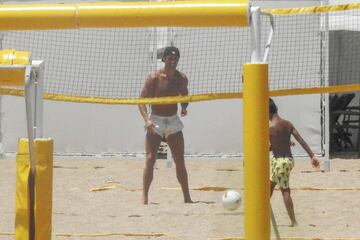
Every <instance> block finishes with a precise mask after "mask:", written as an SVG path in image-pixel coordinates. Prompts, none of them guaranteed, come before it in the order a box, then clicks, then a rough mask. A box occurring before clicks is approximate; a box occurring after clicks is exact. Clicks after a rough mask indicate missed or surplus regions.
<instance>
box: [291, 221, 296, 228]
mask: <svg viewBox="0 0 360 240" xmlns="http://www.w3.org/2000/svg"><path fill="white" fill-rule="evenodd" d="M297 225H298V223H297V221H293V222H292V223H291V224H290V227H296V226H297Z"/></svg>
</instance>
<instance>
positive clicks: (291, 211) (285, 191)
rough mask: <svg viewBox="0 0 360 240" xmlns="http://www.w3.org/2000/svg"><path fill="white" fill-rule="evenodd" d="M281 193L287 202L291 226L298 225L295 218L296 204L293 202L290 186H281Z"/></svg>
mask: <svg viewBox="0 0 360 240" xmlns="http://www.w3.org/2000/svg"><path fill="white" fill-rule="evenodd" d="M281 193H282V196H283V200H284V203H285V207H286V210H287V213H288V215H289V217H290V220H291V226H292V227H295V226H296V225H297V222H296V219H295V212H294V204H293V201H292V198H291V195H290V193H291V191H290V188H286V189H283V188H281Z"/></svg>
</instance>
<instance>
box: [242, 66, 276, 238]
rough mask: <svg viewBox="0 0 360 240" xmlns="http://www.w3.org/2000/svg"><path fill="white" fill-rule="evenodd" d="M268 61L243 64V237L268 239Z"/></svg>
mask: <svg viewBox="0 0 360 240" xmlns="http://www.w3.org/2000/svg"><path fill="white" fill-rule="evenodd" d="M268 102H269V90H268V64H245V65H244V93H243V104H244V108H243V109H244V113H243V115H244V187H245V193H244V212H245V217H244V221H245V227H244V232H245V239H246V240H253V239H256V240H269V239H270V180H269V110H268V109H269V106H268Z"/></svg>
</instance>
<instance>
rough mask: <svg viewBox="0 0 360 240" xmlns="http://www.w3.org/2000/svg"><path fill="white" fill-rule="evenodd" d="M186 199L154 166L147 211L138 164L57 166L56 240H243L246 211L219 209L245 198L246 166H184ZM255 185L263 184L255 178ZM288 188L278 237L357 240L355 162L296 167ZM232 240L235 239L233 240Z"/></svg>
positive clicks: (8, 170)
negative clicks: (230, 192)
mask: <svg viewBox="0 0 360 240" xmlns="http://www.w3.org/2000/svg"><path fill="white" fill-rule="evenodd" d="M186 163H187V167H188V175H189V184H190V188H191V195H192V198H193V200H194V201H196V203H194V204H184V203H183V197H182V193H181V190H180V187H179V184H178V182H177V180H176V176H175V168H174V166H173V167H172V168H167V167H166V162H165V161H164V160H159V161H158V162H157V164H156V170H155V173H154V180H153V184H152V185H151V188H150V195H149V198H150V204H149V205H147V206H145V205H142V204H141V194H142V193H141V188H142V171H143V166H144V162H143V161H141V160H106V159H105V160H60V159H59V160H58V159H57V160H55V161H54V175H53V177H54V185H53V219H52V221H53V237H52V239H54V240H65V239H66V240H74V239H81V240H95V239H96V240H105V239H106V240H114V239H137V240H143V239H161V240H167V239H169V240H171V239H184V240H190V239H191V240H193V239H197V240H205V239H230V237H243V235H244V232H243V221H244V212H243V204H244V203H243V204H242V205H241V207H240V208H239V209H237V210H235V211H227V210H225V209H224V208H223V207H222V205H221V196H222V194H223V193H224V190H225V189H227V188H229V189H235V190H238V191H239V192H240V193H241V194H243V167H242V166H243V162H242V161H241V160H237V159H232V160H224V159H213V160H204V159H201V160H195V159H188V160H187V162H186ZM15 167H16V166H15V161H14V160H1V161H0V186H1V191H0V239H1V240H9V239H14V235H13V234H14V224H15V175H16V173H15V171H16V169H15ZM259 177H260V176H259ZM290 186H291V188H292V196H293V201H294V206H295V214H296V216H297V220H298V223H299V225H298V226H297V227H289V224H290V221H289V218H288V216H287V213H286V209H285V206H284V204H283V201H282V196H281V192H280V191H275V192H274V195H273V197H272V199H271V203H272V208H273V210H274V214H275V218H276V221H277V223H278V229H279V232H280V235H281V236H282V237H284V238H285V237H292V238H295V237H299V238H303V239H312V238H316V239H328V238H330V239H341V238H344V239H360V159H346V160H344V159H333V160H332V161H331V171H330V172H321V171H319V170H315V169H313V168H312V167H311V165H310V162H309V161H308V160H296V161H295V167H294V170H293V172H292V175H291V179H290ZM234 239H237V238H234Z"/></svg>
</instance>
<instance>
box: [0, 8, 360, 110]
mask: <svg viewBox="0 0 360 240" xmlns="http://www.w3.org/2000/svg"><path fill="white" fill-rule="evenodd" d="M358 5H359V6H358ZM358 5H356V4H353V5H351V6H352V8H350V10H346V11H338V9H336V8H335V10H334V9H331V8H328V10H327V11H325V12H322V13H317V12H316V11H315V9H316V8H307V10H308V11H305V13H304V11H303V9H302V11H300V9H292V12H291V13H289V14H284V13H281V11H279V10H269V11H268V12H272V13H273V14H274V16H275V34H274V37H273V43H272V45H271V49H270V55H269V70H270V73H269V87H270V89H271V90H281V91H283V93H282V94H283V95H286V94H287V92H286V90H291V89H301V91H303V92H301V91H300V92H299V93H298V94H305V93H308V91H307V90H309V89H312V88H324V87H328V86H344V85H349V84H359V83H360V69H359V67H358V66H359V65H360V54H359V53H360V46H359V45H360V32H359V31H358V30H359V29H360V27H358V26H360V17H358V15H360V10H359V8H360V4H358ZM317 9H318V8H317ZM348 9H349V8H348ZM262 20H263V21H262V22H263V24H262V38H263V45H265V42H266V39H267V35H268V32H269V26H270V25H269V21H268V18H267V17H265V16H263V17H262ZM0 36H1V39H2V41H1V42H2V46H1V47H2V48H14V49H16V50H27V51H30V52H31V56H32V59H36V60H45V62H46V71H45V92H46V93H49V94H53V95H55V96H56V97H54V96H47V98H50V99H51V98H54V99H55V98H56V99H57V100H62V96H67V97H68V98H67V100H70V101H78V100H79V99H78V97H84V98H89V99H90V100H88V101H90V102H99V103H106V101H107V99H117V100H120V101H118V102H117V103H136V101H137V99H138V97H139V93H140V91H141V88H142V86H143V83H144V80H145V78H146V77H147V76H148V74H149V73H151V72H153V71H155V70H156V69H158V68H160V67H161V66H162V65H161V60H160V59H159V58H161V50H162V49H163V47H165V46H166V45H170V44H171V43H173V44H174V45H175V46H177V47H179V49H180V52H181V58H180V62H179V65H178V69H179V70H180V71H183V72H185V73H186V75H187V76H188V78H189V90H190V95H199V94H219V93H220V94H234V93H235V94H238V93H241V92H242V88H243V86H242V81H241V79H242V65H243V64H244V63H247V62H250V30H249V28H131V29H130V28H129V29H80V30H51V31H10V32H2V33H1V35H0ZM332 91H336V88H335V90H334V89H333V90H332ZM339 91H342V89H341V88H339ZM319 92H326V90H320V91H319ZM5 93H6V92H5ZM223 96H224V95H223ZM223 96H221V95H220V96H215V97H214V98H222V97H223ZM234 96H235V97H238V96H241V95H234ZM69 97H70V98H69ZM121 99H124V100H129V99H130V102H129V101H127V102H122V101H121Z"/></svg>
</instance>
